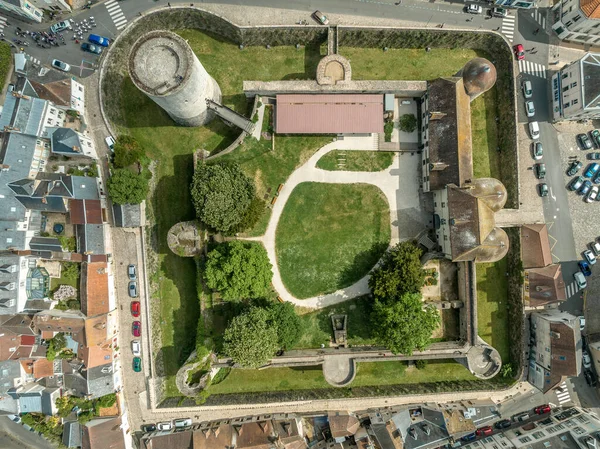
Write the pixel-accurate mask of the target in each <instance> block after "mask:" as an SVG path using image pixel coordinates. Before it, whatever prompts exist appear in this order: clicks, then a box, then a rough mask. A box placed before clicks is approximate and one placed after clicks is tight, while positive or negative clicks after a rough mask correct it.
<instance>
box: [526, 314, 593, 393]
mask: <svg viewBox="0 0 600 449" xmlns="http://www.w3.org/2000/svg"><path fill="white" fill-rule="evenodd" d="M530 323H531V338H532V341H533V342H532V344H531V348H530V351H529V370H528V375H527V380H528V381H529V383H531V384H532V385H533V386H535V387H536V388H538V389H539V390H541V391H542V392H544V393H546V392H547V391H549V390H551V389H552V388H554V387H556V386H557V385H559V384H560V383H561V382H562V381H563V380H564V378H565V377H571V376H579V374H580V373H581V363H582V358H581V357H582V353H581V348H582V341H581V331H580V329H579V319H578V318H577V317H574V316H573V315H571V314H569V313H567V312H561V311H559V310H557V309H551V310H544V311H543V312H534V313H532V314H531V315H530Z"/></svg>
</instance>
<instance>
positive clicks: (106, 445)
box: [81, 416, 173, 449]
mask: <svg viewBox="0 0 600 449" xmlns="http://www.w3.org/2000/svg"><path fill="white" fill-rule="evenodd" d="M126 431H127V423H125V422H123V419H122V417H121V416H117V417H114V418H96V419H92V420H91V421H89V422H88V423H86V424H85V425H83V432H82V437H81V449H125V448H126V446H125V432H126ZM171 449H173V447H172V448H171Z"/></svg>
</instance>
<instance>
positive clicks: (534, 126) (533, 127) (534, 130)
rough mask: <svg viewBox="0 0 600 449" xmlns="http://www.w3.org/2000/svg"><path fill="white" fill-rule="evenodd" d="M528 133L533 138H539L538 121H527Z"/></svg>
mask: <svg viewBox="0 0 600 449" xmlns="http://www.w3.org/2000/svg"><path fill="white" fill-rule="evenodd" d="M529 134H530V135H531V138H532V139H534V140H535V139H539V138H540V125H539V124H538V122H529Z"/></svg>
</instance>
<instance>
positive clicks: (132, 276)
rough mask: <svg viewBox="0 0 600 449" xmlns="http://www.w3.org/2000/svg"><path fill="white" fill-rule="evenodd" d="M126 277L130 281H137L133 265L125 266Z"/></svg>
mask: <svg viewBox="0 0 600 449" xmlns="http://www.w3.org/2000/svg"><path fill="white" fill-rule="evenodd" d="M127 276H129V280H130V281H135V280H136V279H137V275H136V271H135V265H133V264H129V265H128V266H127Z"/></svg>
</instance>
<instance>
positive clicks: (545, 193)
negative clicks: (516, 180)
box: [538, 182, 548, 198]
mask: <svg viewBox="0 0 600 449" xmlns="http://www.w3.org/2000/svg"><path fill="white" fill-rule="evenodd" d="M538 189H539V193H540V196H541V197H542V198H544V197H546V196H548V184H546V183H545V182H542V183H540V184H538Z"/></svg>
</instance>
